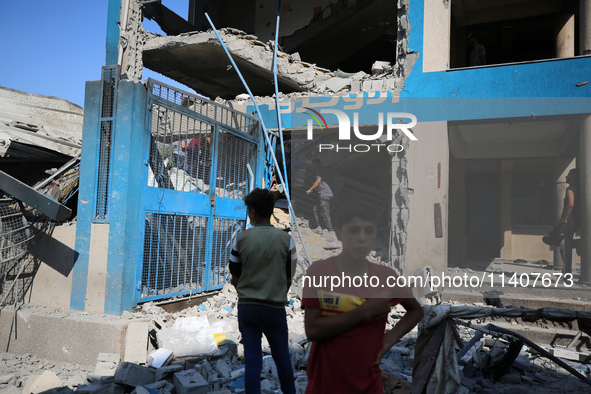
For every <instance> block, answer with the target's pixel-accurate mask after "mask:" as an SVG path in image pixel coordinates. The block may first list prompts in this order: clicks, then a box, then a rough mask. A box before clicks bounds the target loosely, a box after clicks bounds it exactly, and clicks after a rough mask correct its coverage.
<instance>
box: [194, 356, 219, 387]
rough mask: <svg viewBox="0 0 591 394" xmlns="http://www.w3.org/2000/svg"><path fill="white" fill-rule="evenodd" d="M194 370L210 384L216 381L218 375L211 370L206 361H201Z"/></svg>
mask: <svg viewBox="0 0 591 394" xmlns="http://www.w3.org/2000/svg"><path fill="white" fill-rule="evenodd" d="M194 369H195V370H196V371H197V372H199V373H200V374H201V376H203V377H204V378H205V379H206V380H207V381H208V382H210V383H213V382H216V381H217V379H218V373H217V372H216V371H214V370H213V368H212V367H211V365H209V362H207V360H203V361H201V362H200V363H199V364H197V365H195V368H194Z"/></svg>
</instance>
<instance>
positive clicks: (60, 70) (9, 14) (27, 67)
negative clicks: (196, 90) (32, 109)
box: [0, 0, 189, 107]
mask: <svg viewBox="0 0 591 394" xmlns="http://www.w3.org/2000/svg"><path fill="white" fill-rule="evenodd" d="M162 3H163V4H164V5H165V6H167V7H168V8H170V9H172V10H173V11H175V12H176V13H178V14H179V15H180V16H182V17H184V18H186V17H187V10H188V3H189V2H188V0H164V1H163V2H162ZM107 8H108V0H0V37H2V39H1V40H0V86H3V87H7V88H11V89H17V90H22V91H24V92H28V93H36V94H43V95H47V96H56V97H61V98H64V99H66V100H69V101H71V102H73V103H75V104H78V105H79V106H81V107H83V106H84V86H85V83H86V81H93V80H97V79H100V78H101V67H102V66H104V65H105V54H106V50H105V43H106V34H107V33H106V32H107ZM144 27H145V28H146V30H148V31H150V32H153V33H161V34H164V33H162V31H161V30H160V29H159V28H158V25H157V24H156V23H155V22H152V21H148V20H144ZM148 77H151V78H154V79H157V80H159V81H162V82H165V83H168V84H171V85H173V86H180V87H182V85H180V84H178V83H176V82H174V81H171V80H170V79H168V78H165V77H164V76H162V75H160V74H157V73H155V72H152V71H150V70H147V69H144V75H143V78H144V79H147V78H148ZM185 89H187V88H185Z"/></svg>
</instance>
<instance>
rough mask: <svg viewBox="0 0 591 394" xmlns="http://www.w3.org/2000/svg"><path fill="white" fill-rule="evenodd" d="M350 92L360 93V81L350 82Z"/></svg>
mask: <svg viewBox="0 0 591 394" xmlns="http://www.w3.org/2000/svg"><path fill="white" fill-rule="evenodd" d="M351 91H352V92H360V91H361V81H356V80H352V81H351Z"/></svg>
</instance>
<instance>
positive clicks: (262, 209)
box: [244, 188, 275, 218]
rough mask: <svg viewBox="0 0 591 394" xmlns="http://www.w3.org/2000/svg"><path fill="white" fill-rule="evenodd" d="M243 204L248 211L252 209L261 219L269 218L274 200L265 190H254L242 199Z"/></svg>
mask: <svg viewBox="0 0 591 394" xmlns="http://www.w3.org/2000/svg"><path fill="white" fill-rule="evenodd" d="M244 203H245V204H246V207H247V208H248V209H254V211H255V212H256V214H257V215H258V216H260V217H262V218H270V217H271V215H272V214H273V208H274V207H275V198H274V197H273V194H272V193H271V192H270V191H269V190H267V189H259V188H256V189H254V190H253V191H251V192H250V193H249V194H248V195H247V196H246V197H244Z"/></svg>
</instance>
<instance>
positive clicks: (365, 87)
mask: <svg viewBox="0 0 591 394" xmlns="http://www.w3.org/2000/svg"><path fill="white" fill-rule="evenodd" d="M371 82H372V81H370V80H365V81H363V82H362V84H361V90H362V91H364V92H371Z"/></svg>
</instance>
